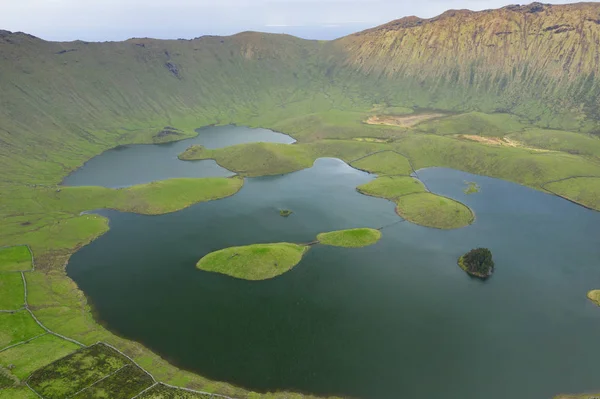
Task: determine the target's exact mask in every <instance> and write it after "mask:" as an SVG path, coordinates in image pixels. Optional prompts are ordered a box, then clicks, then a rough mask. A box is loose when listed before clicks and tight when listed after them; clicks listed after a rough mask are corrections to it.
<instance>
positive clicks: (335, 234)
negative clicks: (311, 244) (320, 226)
mask: <svg viewBox="0 0 600 399" xmlns="http://www.w3.org/2000/svg"><path fill="white" fill-rule="evenodd" d="M379 239H381V231H379V230H376V229H369V228H359V229H348V230H338V231H331V232H328V233H321V234H319V235H317V240H318V241H319V243H320V244H323V245H330V246H334V247H345V248H360V247H366V246H369V245H373V244H375V243H376V242H377V241H379Z"/></svg>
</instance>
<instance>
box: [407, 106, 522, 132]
mask: <svg viewBox="0 0 600 399" xmlns="http://www.w3.org/2000/svg"><path fill="white" fill-rule="evenodd" d="M525 126H527V124H526V123H525V124H523V123H522V122H521V121H520V120H519V117H517V116H515V115H510V114H486V113H483V112H468V113H464V114H459V115H452V116H448V117H445V118H439V119H435V120H433V121H430V122H424V123H421V124H420V125H418V126H417V128H416V129H417V130H419V131H422V132H426V133H432V134H438V135H454V134H468V135H480V136H496V137H504V136H505V135H507V134H509V133H513V132H518V131H521V130H523V129H524V128H525Z"/></svg>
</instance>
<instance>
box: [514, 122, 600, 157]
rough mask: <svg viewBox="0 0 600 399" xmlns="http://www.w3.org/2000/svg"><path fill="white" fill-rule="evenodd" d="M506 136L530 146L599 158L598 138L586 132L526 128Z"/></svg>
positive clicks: (599, 146) (599, 141)
mask: <svg viewBox="0 0 600 399" xmlns="http://www.w3.org/2000/svg"><path fill="white" fill-rule="evenodd" d="M508 137H509V138H511V139H514V140H517V141H518V142H520V143H523V144H525V145H528V146H531V147H536V148H543V149H546V150H552V151H563V152H568V153H570V154H575V155H585V156H592V157H596V158H600V139H598V137H596V136H592V135H588V134H583V133H573V132H565V131H561V130H549V129H527V130H525V131H523V132H520V133H514V134H510V135H509V136H508Z"/></svg>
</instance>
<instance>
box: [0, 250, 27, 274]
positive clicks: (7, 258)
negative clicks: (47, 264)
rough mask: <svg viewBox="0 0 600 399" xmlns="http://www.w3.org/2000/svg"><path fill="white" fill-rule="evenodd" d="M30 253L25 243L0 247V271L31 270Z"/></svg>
mask: <svg viewBox="0 0 600 399" xmlns="http://www.w3.org/2000/svg"><path fill="white" fill-rule="evenodd" d="M31 267H32V263H31V253H30V252H29V248H27V246H26V245H17V246H14V247H6V248H0V272H20V271H27V270H31Z"/></svg>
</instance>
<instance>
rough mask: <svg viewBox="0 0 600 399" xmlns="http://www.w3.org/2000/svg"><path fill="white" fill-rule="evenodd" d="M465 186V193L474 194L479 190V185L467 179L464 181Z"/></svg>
mask: <svg viewBox="0 0 600 399" xmlns="http://www.w3.org/2000/svg"><path fill="white" fill-rule="evenodd" d="M465 183H466V185H467V187H466V188H465V189H464V193H465V194H467V195H468V194H475V193H478V192H480V191H481V187H479V185H478V184H477V183H475V182H472V181H469V182H465Z"/></svg>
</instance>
